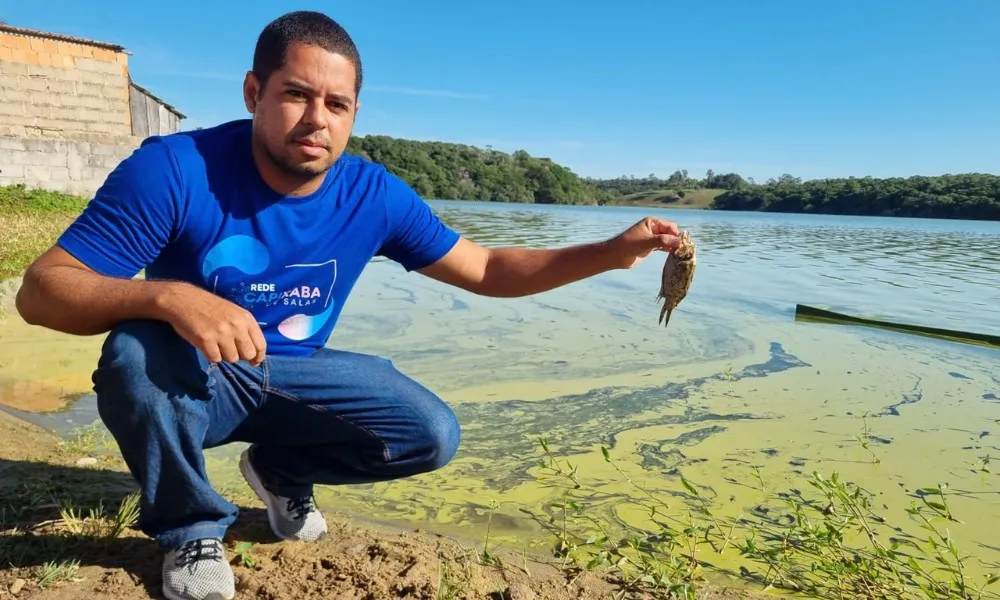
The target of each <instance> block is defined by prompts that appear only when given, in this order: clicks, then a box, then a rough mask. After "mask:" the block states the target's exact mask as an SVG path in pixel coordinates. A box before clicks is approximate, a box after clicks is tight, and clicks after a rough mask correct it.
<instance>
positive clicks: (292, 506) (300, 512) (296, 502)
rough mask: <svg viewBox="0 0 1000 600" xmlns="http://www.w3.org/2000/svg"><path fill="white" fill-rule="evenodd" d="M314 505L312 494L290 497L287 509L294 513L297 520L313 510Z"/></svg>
mask: <svg viewBox="0 0 1000 600" xmlns="http://www.w3.org/2000/svg"><path fill="white" fill-rule="evenodd" d="M313 506H314V504H313V498H312V496H304V497H302V498H290V499H289V500H288V502H287V504H286V505H285V510H287V511H288V512H290V513H292V515H294V517H295V519H296V520H297V521H301V520H302V519H304V518H306V517H307V516H308V515H309V513H311V512H312V511H313Z"/></svg>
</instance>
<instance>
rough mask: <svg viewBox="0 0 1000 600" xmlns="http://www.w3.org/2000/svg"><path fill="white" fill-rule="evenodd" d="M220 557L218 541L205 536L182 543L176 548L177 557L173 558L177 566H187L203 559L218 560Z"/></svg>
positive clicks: (220, 550)
mask: <svg viewBox="0 0 1000 600" xmlns="http://www.w3.org/2000/svg"><path fill="white" fill-rule="evenodd" d="M222 559H223V556H222V547H221V545H220V544H219V541H218V540H215V539H211V538H205V539H200V540H192V541H190V542H187V543H184V544H182V545H181V546H180V547H179V548H178V549H177V557H176V558H175V559H174V563H175V564H176V565H177V566H178V567H187V566H191V565H195V564H197V563H199V562H201V561H203V560H213V561H220V560H222Z"/></svg>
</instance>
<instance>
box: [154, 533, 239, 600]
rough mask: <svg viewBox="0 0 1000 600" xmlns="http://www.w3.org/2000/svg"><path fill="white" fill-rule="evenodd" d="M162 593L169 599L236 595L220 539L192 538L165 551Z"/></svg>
mask: <svg viewBox="0 0 1000 600" xmlns="http://www.w3.org/2000/svg"><path fill="white" fill-rule="evenodd" d="M163 595H164V596H166V597H167V598H168V600H232V598H234V597H236V582H235V581H234V580H233V570H232V568H231V567H230V566H229V563H228V562H227V561H226V550H225V548H223V546H222V540H220V539H216V538H204V539H200V540H194V541H190V542H187V543H186V544H182V545H180V546H179V547H177V548H174V549H173V550H171V551H169V552H167V554H166V556H164V557H163Z"/></svg>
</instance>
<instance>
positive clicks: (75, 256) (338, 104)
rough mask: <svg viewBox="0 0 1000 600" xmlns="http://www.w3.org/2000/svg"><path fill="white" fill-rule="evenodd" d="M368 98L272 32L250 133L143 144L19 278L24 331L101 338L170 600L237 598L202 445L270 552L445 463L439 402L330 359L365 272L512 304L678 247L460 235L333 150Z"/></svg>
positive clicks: (350, 70) (294, 26)
mask: <svg viewBox="0 0 1000 600" xmlns="http://www.w3.org/2000/svg"><path fill="white" fill-rule="evenodd" d="M361 83H362V69H361V61H360V58H359V56H358V52H357V49H356V48H355V46H354V43H353V41H352V40H351V38H350V36H349V35H348V34H347V33H346V32H345V31H344V30H343V29H342V28H341V27H340V26H339V25H338V24H337V23H336V22H334V21H333V20H331V19H330V18H328V17H326V16H324V15H322V14H320V13H315V12H294V13H289V14H286V15H284V16H282V17H280V18H278V19H277V20H275V21H273V22H272V23H270V24H269V25H267V27H266V28H265V29H264V30H263V31H262V33H261V34H260V37H259V39H258V41H257V46H256V49H255V53H254V58H253V68H252V70H251V71H250V72H248V73H247V75H246V79H245V81H244V86H243V91H244V100H245V102H246V106H247V110H248V111H249V112H250V113H251V114H252V119H250V120H246V121H236V122H231V123H226V124H223V125H220V126H218V127H214V128H211V129H206V130H200V131H194V132H186V133H181V134H174V135H169V136H165V137H156V138H150V139H149V140H146V141H145V142H144V143H143V144H142V146H141V147H140V148H139V149H138V150H136V152H135V153H133V154H132V155H131V156H130V157H129V158H127V159H126V160H124V161H123V162H122V163H121V164H120V165H119V166H118V167H117V168H116V169H115V170H114V172H112V173H111V174H110V175H109V176H108V178H107V181H106V182H105V184H104V185H103V186H102V188H101V189H100V191H99V192H98V193H97V194H96V196H95V198H94V199H93V200H92V201H91V202H90V203H89V205H88V206H87V208H86V210H85V211H84V212H83V214H82V215H81V216H80V217H79V218H78V219H77V220H76V221H75V222H74V223H73V224H72V225H71V226H70V227H69V228H68V229H67V231H65V232H64V233H63V235H62V236H61V237H60V238H59V240H58V241H57V243H56V244H55V245H54V246H53V247H52V248H50V249H49V250H47V251H46V252H45V253H44V254H43V255H42V256H40V257H39V258H38V259H37V260H36V261H35V262H34V264H32V265H31V266H30V267H29V269H28V270H27V272H26V273H25V276H24V282H23V286H22V287H21V289H20V291H19V293H18V296H17V308H18V311H19V312H20V314H21V315H22V316H23V318H24V319H25V320H26V321H27V322H28V323H31V324H35V325H40V326H44V327H48V328H51V329H54V330H58V331H62V332H65V333H69V334H75V335H97V334H103V333H106V332H107V333H108V335H107V339H106V340H105V342H104V346H103V349H102V352H101V356H100V359H99V361H98V365H97V368H96V370H95V372H94V376H93V380H94V390H95V392H96V393H97V401H98V408H99V411H100V415H101V418H102V420H103V421H104V423H105V424H106V426H107V427H108V429H109V430H110V431H111V433H112V434H113V435H114V438H115V440H117V442H118V445H119V447H120V449H121V452H122V454H123V456H124V459H125V461H126V463H127V464H128V467H129V469H130V471H131V472H132V474H133V476H134V477H135V479H136V480H137V481H138V482H139V485H140V488H141V492H142V501H141V515H142V516H141V518H140V522H139V526H140V528H141V529H142V531H143V532H145V533H146V534H147V535H149V536H151V537H153V538H155V539H156V540H157V542H158V543H159V545H160V546H161V547H162V548H163V550H164V552H165V557H164V561H163V592H164V594H165V595H166V597H167V598H170V599H173V600H177V599H182V598H183V599H197V600H205V599H209V598H215V599H220V598H225V599H228V598H233V597H234V595H235V593H234V585H233V573H232V571H231V569H230V567H229V565H228V563H227V561H226V560H225V556H224V548H223V546H222V543H221V538H222V537H223V534H224V532H225V531H226V528H227V527H228V526H229V525H230V524H231V523H232V522H233V521H234V519H235V518H236V514H237V510H236V507H235V506H234V505H233V504H231V503H230V502H228V501H226V500H225V499H224V498H223V497H222V496H220V495H219V494H218V493H216V492H215V490H213V489H212V486H211V484H210V483H209V481H208V478H207V475H206V472H205V465H204V459H203V455H202V451H203V450H204V449H206V448H211V447H216V446H219V445H221V444H227V443H229V442H233V441H242V442H248V443H249V444H250V446H249V448H248V449H247V451H245V452H244V453H243V454H242V456H241V457H240V463H239V466H240V470H241V472H242V473H243V475H244V477H246V479H247V481H248V483H249V484H250V486H251V487H252V488H253V490H254V491H255V492H256V493H257V495H258V496H259V497H260V499H261V500H262V501H263V502H264V504H265V505H266V507H267V515H268V520H269V522H270V525H271V528H272V530H273V532H274V534H275V535H277V536H278V537H280V538H284V539H296V540H304V541H312V540H316V539H319V538H320V537H322V536H323V535H324V534H325V533H326V522H325V521H324V519H323V517H322V515H321V514H320V512H319V511H318V510H317V508H316V506H315V504H314V501H313V497H312V490H313V487H312V486H313V485H314V484H317V483H319V484H328V485H336V484H348V483H360V482H373V481H384V480H389V479H395V478H400V477H407V476H411V475H415V474H418V473H424V472H428V471H431V470H434V469H438V468H440V467H442V466H444V465H445V464H447V463H448V462H449V461H450V460H451V459H452V457H453V456H454V454H455V452H456V450H457V448H458V444H459V424H458V422H457V421H456V419H455V416H454V414H453V413H452V411H451V410H450V409H449V407H448V406H447V405H446V404H445V403H444V402H443V401H442V400H441V399H439V398H438V397H437V396H436V395H434V394H433V393H432V392H431V391H429V390H427V389H426V388H424V387H423V386H421V385H420V384H419V383H417V382H415V381H413V380H412V379H409V378H408V377H406V376H405V375H403V374H401V373H400V372H398V371H396V370H395V369H394V367H393V366H392V364H391V363H390V362H389V361H387V360H384V359H382V358H378V357H374V356H367V355H362V354H356V353H351V352H343V351H337V350H332V349H328V348H325V347H324V345H325V343H326V340H327V337H328V336H329V334H330V332H331V330H332V329H333V326H334V323H335V322H336V320H337V317H338V315H339V313H340V310H341V307H342V306H343V303H344V301H345V299H346V298H347V296H348V294H349V292H350V290H351V288H352V286H353V285H354V283H355V281H356V280H357V278H358V276H359V275H360V273H361V271H362V269H363V268H364V267H365V266H366V265H367V264H368V262H369V260H370V259H371V258H372V257H373V256H375V255H382V256H386V257H388V258H390V259H392V260H395V261H397V262H399V263H400V264H401V265H403V266H404V267H405V268H406V270H408V271H417V272H419V273H421V274H423V275H426V276H428V277H432V278H434V279H436V280H439V281H442V282H445V283H448V284H451V285H454V286H458V287H460V288H463V289H466V290H469V291H472V292H474V293H477V294H482V295H486V296H497V297H499V296H504V297H514V296H524V295H528V294H534V293H538V292H542V291H545V290H549V289H552V288H555V287H558V286H561V285H565V284H568V283H571V282H574V281H578V280H580V279H583V278H586V277H590V276H593V275H596V274H598V273H601V272H604V271H607V270H610V269H615V268H629V267H631V266H633V265H634V264H636V263H637V262H638V261H639V260H641V259H642V258H643V257H644V256H646V255H648V254H649V253H650V252H652V251H654V250H671V249H673V248H675V247H676V245H677V237H676V236H677V234H678V231H677V227H676V226H675V225H674V224H672V223H667V222H663V221H658V220H654V219H644V220H642V221H641V222H639V223H638V224H636V225H635V226H633V227H631V228H630V229H628V230H627V231H625V232H623V233H621V234H620V235H618V236H615V237H614V238H612V239H609V240H606V241H602V242H597V243H592V244H585V245H579V246H574V247H567V248H559V249H548V250H540V249H519V248H502V249H487V248H483V247H481V246H479V245H477V244H475V243H473V242H471V241H469V240H466V239H464V238H462V237H461V236H459V235H458V234H457V233H455V232H454V231H452V230H451V229H450V228H448V227H447V226H445V225H444V224H443V223H442V222H441V221H439V220H438V218H437V217H436V216H435V215H434V213H433V212H432V211H431V210H430V208H429V207H428V206H427V205H426V204H425V203H424V202H423V201H422V200H421V199H420V198H419V197H418V196H417V195H416V194H415V193H414V192H413V191H412V190H411V189H410V187H408V186H407V185H406V184H405V183H404V182H403V181H401V180H400V179H398V178H397V177H394V176H393V175H391V174H389V173H388V172H387V171H386V170H385V169H384V168H383V167H382V166H380V165H377V164H374V163H371V162H368V161H364V160H362V159H360V158H357V157H353V156H348V155H345V154H343V151H344V148H345V146H346V144H347V141H348V139H349V137H350V135H351V131H352V128H353V126H354V122H355V117H356V116H357V113H358V108H359V103H358V95H359V92H360V89H361ZM143 269H145V273H146V278H145V279H137V278H134V276H135V275H136V274H137V273H138V272H140V271H141V270H143Z"/></svg>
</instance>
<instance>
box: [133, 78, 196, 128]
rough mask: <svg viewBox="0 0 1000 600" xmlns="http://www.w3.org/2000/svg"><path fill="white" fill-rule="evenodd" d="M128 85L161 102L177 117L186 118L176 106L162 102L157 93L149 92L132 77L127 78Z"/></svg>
mask: <svg viewBox="0 0 1000 600" xmlns="http://www.w3.org/2000/svg"><path fill="white" fill-rule="evenodd" d="M129 85H131V86H132V87H134V88H135V89H137V90H139V91H140V92H142V93H143V94H146V95H147V96H149V97H150V98H152V99H153V100H156V101H157V102H159V103H160V104H162V105H163V107H164V108H166V109H167V110H169V111H170V112H172V113H174V114H175V115H177V116H178V117H180V118H182V119H186V118H187V116H186V115H185V114H184V113H182V112H181V111H179V110H177V109H176V108H174V107H173V106H171V105H169V104H167V103H166V102H164V101H163V99H162V98H159V97H157V95H156V94H154V93H153V92H151V91H149V90H147V89H146V88H144V87H142V86H141V85H139V84H138V83H136V82H134V81H132V79H131V78H129Z"/></svg>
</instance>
